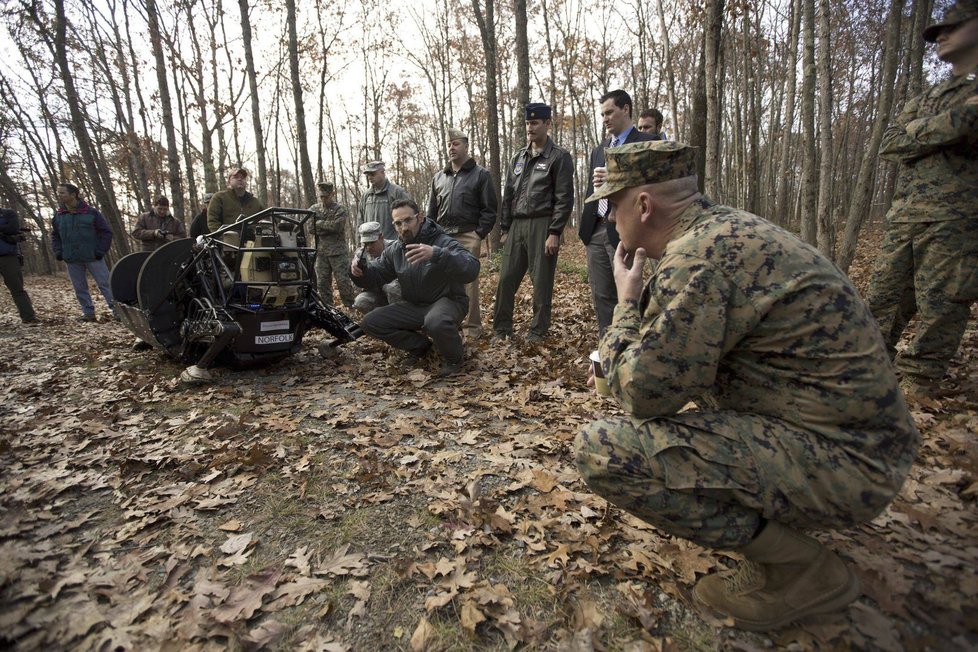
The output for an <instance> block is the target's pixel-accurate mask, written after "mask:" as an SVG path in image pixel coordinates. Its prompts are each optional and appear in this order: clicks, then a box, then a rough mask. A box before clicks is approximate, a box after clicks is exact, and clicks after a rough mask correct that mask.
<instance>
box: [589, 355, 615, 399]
mask: <svg viewBox="0 0 978 652" xmlns="http://www.w3.org/2000/svg"><path fill="white" fill-rule="evenodd" d="M591 370H592V371H593V372H594V391H596V392H597V393H598V394H599V395H600V396H611V390H610V389H609V388H608V381H607V380H605V377H604V370H603V369H602V368H601V355H600V354H599V353H598V352H597V351H591Z"/></svg>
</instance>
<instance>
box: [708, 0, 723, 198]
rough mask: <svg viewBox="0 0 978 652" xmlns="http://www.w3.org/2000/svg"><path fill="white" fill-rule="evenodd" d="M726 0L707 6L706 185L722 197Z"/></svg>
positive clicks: (713, 195)
mask: <svg viewBox="0 0 978 652" xmlns="http://www.w3.org/2000/svg"><path fill="white" fill-rule="evenodd" d="M723 7H724V0H710V2H709V5H708V6H707V10H706V24H705V26H704V27H705V30H706V31H705V34H704V43H705V45H704V47H705V52H706V58H705V62H706V69H705V71H704V72H705V80H706V152H705V155H704V157H705V159H706V170H705V175H704V176H705V179H704V180H703V187H704V188H705V191H706V194H707V195H709V196H710V197H713V198H715V199H720V195H719V190H720V128H721V125H722V123H723V116H722V115H721V113H720V88H721V86H720V82H721V80H720V76H721V75H722V67H721V65H720V50H721V38H722V33H723Z"/></svg>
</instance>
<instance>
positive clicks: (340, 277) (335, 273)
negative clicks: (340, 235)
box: [316, 252, 357, 307]
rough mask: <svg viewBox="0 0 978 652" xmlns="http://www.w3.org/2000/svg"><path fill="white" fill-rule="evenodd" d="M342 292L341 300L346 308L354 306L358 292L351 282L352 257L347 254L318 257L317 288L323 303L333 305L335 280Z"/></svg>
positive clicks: (320, 255) (321, 254) (322, 254)
mask: <svg viewBox="0 0 978 652" xmlns="http://www.w3.org/2000/svg"><path fill="white" fill-rule="evenodd" d="M334 278H335V279H336V287H337V289H338V290H339V291H340V300H341V301H343V305H344V306H347V307H349V306H352V305H353V301H354V300H355V299H356V297H357V291H356V289H355V288H354V287H353V281H351V280H350V255H349V254H347V253H340V254H324V253H322V252H320V253H319V255H317V256H316V287H317V288H318V289H319V296H320V297H321V298H322V300H323V303H326V304H328V305H333V279H334Z"/></svg>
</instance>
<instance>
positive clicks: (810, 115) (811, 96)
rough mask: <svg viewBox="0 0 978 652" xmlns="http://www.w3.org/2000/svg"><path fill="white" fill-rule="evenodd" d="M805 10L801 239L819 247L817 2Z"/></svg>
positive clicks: (804, 3)
mask: <svg viewBox="0 0 978 652" xmlns="http://www.w3.org/2000/svg"><path fill="white" fill-rule="evenodd" d="M801 7H802V24H803V29H802V42H803V48H804V49H803V54H802V83H801V127H802V133H803V134H804V139H805V156H804V161H803V163H802V180H801V239H802V240H804V241H805V242H807V243H809V244H815V241H816V238H817V234H818V226H817V221H816V213H817V209H818V194H817V184H818V156H817V153H816V148H815V0H801Z"/></svg>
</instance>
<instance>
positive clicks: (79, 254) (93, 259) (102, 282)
mask: <svg viewBox="0 0 978 652" xmlns="http://www.w3.org/2000/svg"><path fill="white" fill-rule="evenodd" d="M58 202H59V204H60V205H59V206H58V210H57V211H56V212H55V214H54V220H53V229H52V230H51V248H52V249H53V250H54V255H55V257H56V258H57V259H58V260H63V261H64V262H65V264H66V265H67V266H68V278H70V279H71V285H72V286H73V287H74V288H75V297H77V298H78V303H79V305H81V309H82V316H81V317H79V318H78V319H79V321H96V319H95V304H94V303H92V295H91V294H90V293H89V291H88V277H87V274H86V273H89V274H91V275H92V278H93V279H95V283H96V285H98V289H99V290H101V291H102V296H103V297H105V302H106V303H107V304H108V305H109V309H111V310H112V313H113V314H115V304H114V302H113V300H112V290H110V289H109V268H108V266H107V265H106V264H105V260H104V258H105V254H106V253H108V251H109V247H111V246H112V230H111V229H110V228H109V223H108V222H107V221H106V220H105V217H104V216H103V215H102V213H100V212H99V211H98V210H97V209H95V208H93V207H91V206H89V205H88V204H86V203H85V202H83V201H82V200H81V197H79V191H78V186H76V185H74V184H71V183H62V184H60V185H59V186H58Z"/></svg>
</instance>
